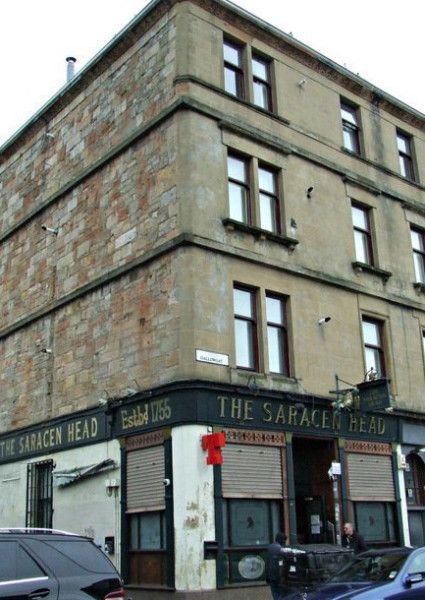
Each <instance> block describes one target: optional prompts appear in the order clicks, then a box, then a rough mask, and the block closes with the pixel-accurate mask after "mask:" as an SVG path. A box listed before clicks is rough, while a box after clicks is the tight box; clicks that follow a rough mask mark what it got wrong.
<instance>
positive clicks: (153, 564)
mask: <svg viewBox="0 0 425 600" xmlns="http://www.w3.org/2000/svg"><path fill="white" fill-rule="evenodd" d="M129 529H130V531H129V539H130V544H129V565H128V566H129V582H130V583H137V584H143V585H149V584H156V585H166V578H167V556H166V537H165V512H164V511H154V512H142V513H135V514H132V515H130V518H129Z"/></svg>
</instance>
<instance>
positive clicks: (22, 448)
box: [0, 416, 103, 460]
mask: <svg viewBox="0 0 425 600" xmlns="http://www.w3.org/2000/svg"><path fill="white" fill-rule="evenodd" d="M102 418H103V416H102ZM98 433H99V417H98V416H91V417H82V418H81V419H76V420H73V421H67V422H66V423H61V424H60V425H55V426H53V427H43V428H42V429H39V430H37V431H32V432H29V433H23V434H21V435H17V436H15V437H13V438H10V439H8V440H5V441H0V460H1V459H13V458H19V457H20V456H26V455H30V454H34V453H40V452H52V451H55V450H58V449H59V448H61V447H66V446H69V445H73V444H75V443H79V442H84V441H90V440H95V439H97V436H98Z"/></svg>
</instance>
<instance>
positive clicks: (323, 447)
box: [293, 437, 338, 544]
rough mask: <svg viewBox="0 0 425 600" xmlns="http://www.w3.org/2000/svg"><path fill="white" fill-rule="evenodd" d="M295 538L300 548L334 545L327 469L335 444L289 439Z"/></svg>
mask: <svg viewBox="0 0 425 600" xmlns="http://www.w3.org/2000/svg"><path fill="white" fill-rule="evenodd" d="M293 457H294V480H295V500H296V514H297V537H298V542H299V543H300V544H311V543H335V539H336V531H335V506H334V505H335V502H334V497H333V490H332V481H331V479H330V477H329V475H328V471H329V468H330V467H331V464H332V462H333V461H336V460H338V459H337V446H336V443H335V440H322V439H311V438H301V437H297V438H296V437H294V438H293Z"/></svg>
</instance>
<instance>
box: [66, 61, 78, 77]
mask: <svg viewBox="0 0 425 600" xmlns="http://www.w3.org/2000/svg"><path fill="white" fill-rule="evenodd" d="M66 62H67V65H66V83H69V82H70V81H71V79H72V78H73V77H74V74H75V73H74V71H75V63H76V62H77V59H76V58H74V57H73V56H67V57H66Z"/></svg>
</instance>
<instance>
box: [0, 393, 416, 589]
mask: <svg viewBox="0 0 425 600" xmlns="http://www.w3.org/2000/svg"><path fill="white" fill-rule="evenodd" d="M413 425H414V426H415V427H414V428H413V429H412V427H413ZM421 428H422V425H421V424H419V423H418V421H417V420H416V421H415V420H412V419H410V420H409V419H406V417H403V416H400V415H394V414H388V413H386V412H385V411H375V412H360V411H355V410H347V409H342V410H338V411H335V410H334V409H333V408H332V406H331V405H330V402H329V400H328V399H326V398H318V397H313V396H303V395H294V394H285V393H280V394H278V393H274V392H267V391H262V390H261V391H258V390H255V391H254V392H253V391H251V390H249V389H248V388H246V389H245V388H243V389H242V388H232V387H229V386H218V385H215V384H214V385H212V384H206V383H200V382H182V383H179V384H175V385H170V386H167V387H164V388H161V389H158V390H151V391H149V393H146V392H145V393H139V394H137V395H135V396H133V397H131V398H120V399H116V400H114V401H112V402H110V403H109V404H108V405H107V406H105V407H100V408H99V409H96V410H92V411H87V412H84V413H81V414H77V415H72V416H70V417H67V418H64V419H58V420H56V421H52V422H49V423H44V424H39V425H38V426H37V427H32V428H29V429H26V430H21V431H16V432H11V433H10V434H8V435H4V436H2V437H1V438H0V473H3V474H4V475H5V474H6V471H8V472H10V470H11V467H12V465H13V464H15V463H17V462H19V463H20V464H24V463H26V464H27V465H30V466H31V465H32V467H31V469H32V471H33V474H32V477H33V483H34V477H35V475H34V473H35V471H36V470H37V465H40V466H41V464H44V465H45V464H46V461H49V460H51V461H52V463H51V464H52V469H51V470H52V474H54V472H55V467H54V466H53V464H54V462H55V457H58V456H59V455H62V454H63V455H65V453H67V452H70V451H72V450H75V449H78V448H81V449H84V448H90V447H91V448H94V447H99V448H100V447H103V446H104V445H106V446H108V445H110V444H117V445H119V448H120V449H119V451H118V456H119V460H118V461H116V462H117V463H119V464H117V465H115V466H116V467H117V470H116V471H115V472H114V474H113V477H114V478H113V479H111V478H110V476H108V478H107V479H106V480H105V475H103V469H104V468H107V466H108V464H109V466H111V465H110V463H107V462H106V463H105V462H104V461H103V462H101V461H100V462H98V463H97V469H96V468H94V469H93V471H92V473H90V469H89V473H88V474H87V473H86V476H87V477H91V478H92V481H93V482H95V481H97V485H98V486H99V487H102V489H105V485H106V491H107V493H108V494H109V496H112V499H113V497H114V496H115V495H116V503H115V504H114V505H112V504H111V505H110V506H111V511H112V510H116V511H117V515H118V517H119V520H120V522H119V526H117V528H116V532H117V533H115V535H114V536H111V537H113V538H114V539H113V544H114V545H115V547H116V550H114V548H112V551H113V552H116V554H117V555H118V556H116V557H115V558H116V562H117V564H118V566H119V567H120V569H121V571H122V574H123V576H124V579H125V581H126V583H127V585H128V586H129V587H130V588H132V590H134V591H135V592H136V591H137V593H139V594H141V596H140V597H142V596H143V594H144V593H148V591H147V590H150V592H149V593H153V590H156V591H157V592H158V593H160V592H161V593H162V594H164V593H165V592H167V591H168V592H170V593H172V594H174V595H179V594H180V595H181V594H195V593H198V592H199V591H202V592H203V593H206V592H209V593H211V594H212V593H214V594H219V593H221V594H222V596H221V597H223V598H225V597H227V596H226V594H227V593H228V591H229V590H233V591H234V592H236V590H239V589H244V588H246V587H247V586H248V587H249V588H252V589H253V590H257V592H255V596H256V597H260V596H258V592H259V589H260V588H261V586H264V585H265V581H264V575H265V574H264V558H265V549H266V547H267V545H268V544H269V543H270V542H271V541H272V539H273V537H274V535H275V533H276V532H277V531H278V530H283V531H284V532H285V533H286V534H287V536H288V540H289V541H290V542H291V543H295V542H299V543H318V542H331V543H338V542H339V541H340V535H341V528H342V524H343V522H344V521H347V520H349V521H353V522H354V523H355V525H356V528H357V529H358V530H359V531H360V532H361V533H362V534H363V535H364V537H365V539H366V542H367V543H368V544H369V545H370V546H383V545H398V544H406V543H409V541H412V543H415V542H420V543H422V541H421V540H422V539H423V538H422V537H421V536H423V531H424V528H423V523H424V515H425V513H424V512H423V510H424V509H425V506H424V505H421V504H420V503H421V502H422V496H423V493H422V492H423V489H424V488H423V484H422V480H421V479H420V477H421V469H420V468H419V467H412V470H409V467H407V468H406V465H407V464H409V465H410V463H412V464H413V462H412V460H411V459H408V460H407V462H406V460H405V458H404V454H403V451H404V450H409V449H411V448H414V449H415V456H418V455H419V452H420V448H421V447H422V446H420V445H419V444H418V443H416V444H413V441H414V439H413V437H414V435H416V438H415V441H416V442H419V441H420V439H421V438H420V436H421ZM215 432H224V434H225V441H226V442H225V446H224V447H223V448H221V449H218V452H219V453H220V452H221V454H222V457H223V461H222V464H215V465H211V464H207V456H208V453H207V452H206V451H205V450H204V449H203V442H202V439H203V437H204V436H208V435H211V434H213V433H215ZM408 435H410V439H411V442H412V443H411V444H410V445H409V444H408V440H407V439H406V438H407V436H408ZM403 436H404V438H403ZM407 454H409V453H408V452H407ZM419 458H420V455H419ZM415 464H416V463H415ZM421 464H422V463H419V465H421ZM34 465H35V466H34ZM415 469H416V470H415ZM40 472H41V471H40ZM410 475H411V476H410ZM421 486H422V488H421ZM29 490H30V488H29V487H28V485H27V494H28V493H30V492H29ZM409 490H413V491H409ZM415 490H416V491H415ZM419 492H421V493H422V495H421V493H419ZM31 493H32V495H33V498H32V500H33V502H34V498H35V504H34V506H36V505H37V498H36V497H35V496H34V494H35V492H34V491H33V492H31ZM63 497H65V496H64V495H63ZM412 498H413V500H412ZM413 502H414V504H413ZM51 503H52V509H53V510H52V515H53V518H52V521H51V524H52V525H53V527H55V526H57V525H56V523H55V511H54V506H55V490H54V489H53V492H52V498H51ZM44 505H45V503H44ZM28 507H30V513H31V503H29V502H28V499H27V503H26V508H25V514H22V516H21V521H20V522H19V523H18V522H13V523H12V525H14V526H18V525H21V526H24V525H26V524H28ZM34 510H35V509H34ZM34 510H33V512H34ZM2 513H3V517H2V519H3V520H4V522H3V523H2V524H1V525H2V526H7V525H9V524H10V523H8V522H7V519H8V517H7V503H3V510H2ZM76 514H78V507H76ZM14 519H15V521H16V520H17V517H16V513H15V516H14ZM31 524H38V525H40V524H42V523H40V522H37V519H35V520H33V521H31ZM409 526H410V532H408V528H409ZM75 528H76V529H75ZM75 528H74V529H75V530H76V531H78V532H79V531H80V526H79V521H78V519H76V521H75ZM407 532H408V533H407ZM409 534H410V539H409ZM118 549H119V551H117V550H118ZM258 586H260V588H258ZM226 590H227V591H226ZM220 591H221V592H220ZM253 593H254V592H253ZM133 596H134V594H133ZM150 597H152V596H150ZM181 597H183V596H181ZM245 597H246V595H245ZM265 597H267V596H265Z"/></svg>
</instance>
